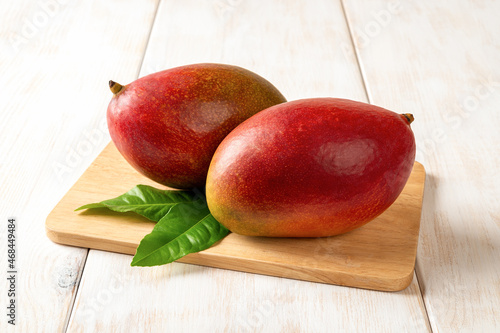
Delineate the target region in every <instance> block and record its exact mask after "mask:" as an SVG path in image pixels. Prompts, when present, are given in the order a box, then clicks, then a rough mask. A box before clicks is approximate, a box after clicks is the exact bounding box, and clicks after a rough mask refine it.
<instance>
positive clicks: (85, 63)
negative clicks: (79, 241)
mask: <svg viewBox="0 0 500 333" xmlns="http://www.w3.org/2000/svg"><path fill="white" fill-rule="evenodd" d="M139 5H140V6H139ZM0 7H1V12H2V24H1V25H0V29H1V30H0V73H1V75H0V100H1V101H2V102H1V103H0V115H1V119H2V121H1V122H0V133H1V137H2V139H1V148H0V156H1V162H0V168H1V171H0V174H1V177H0V188H1V191H0V206H1V209H0V212H1V223H0V253H1V257H2V265H1V268H2V273H3V274H5V272H6V269H7V260H6V259H7V258H6V253H7V247H6V242H5V240H6V237H7V236H6V226H7V223H6V222H7V218H8V217H15V218H16V220H17V230H16V231H17V242H16V248H17V269H18V274H17V281H16V282H17V286H16V291H17V295H16V297H17V318H16V319H17V320H16V326H12V325H9V324H7V317H6V315H5V311H3V314H2V320H0V331H1V332H12V331H14V330H15V331H16V332H62V331H64V329H65V325H66V324H67V321H68V319H69V314H70V312H71V308H72V305H73V301H74V297H75V295H76V289H77V286H78V282H79V278H80V274H81V271H82V267H83V265H84V262H85V258H86V256H87V250H86V249H79V248H73V247H67V246H60V245H57V244H54V243H53V242H51V241H50V240H49V239H48V238H47V237H46V235H45V231H44V220H45V218H46V216H47V214H48V213H49V212H50V210H51V209H52V208H53V207H54V206H55V204H56V203H57V202H58V201H59V199H60V198H61V197H62V196H63V194H64V193H65V192H66V191H67V190H68V189H69V188H70V186H71V185H72V184H73V183H74V181H75V180H76V179H77V178H78V177H79V175H80V174H81V172H83V171H84V170H85V169H86V168H87V166H88V164H90V162H91V161H92V160H93V159H94V157H95V156H96V155H97V154H98V153H99V152H100V151H101V150H102V148H103V147H104V146H105V145H106V144H107V142H108V141H109V136H108V135H107V132H104V131H103V130H102V121H103V120H104V117H105V110H106V105H107V102H108V101H109V99H110V98H111V94H110V92H109V90H108V88H107V81H108V80H109V78H110V77H111V76H113V77H114V76H117V77H118V76H121V77H122V79H124V78H133V77H135V76H136V75H137V73H138V69H139V67H140V64H141V61H142V55H143V52H144V50H145V47H146V43H147V40H148V34H149V31H150V27H151V25H152V22H153V18H154V14H155V10H156V1H126V2H125V1H106V2H100V1H87V2H75V1H15V2H8V1H2V2H1V3H0ZM130 22H134V24H133V25H132V24H130ZM6 290H7V280H6V279H5V275H2V279H1V280H0V303H1V304H2V308H3V309H5V307H4V306H6V304H7V301H8V300H7V291H6Z"/></svg>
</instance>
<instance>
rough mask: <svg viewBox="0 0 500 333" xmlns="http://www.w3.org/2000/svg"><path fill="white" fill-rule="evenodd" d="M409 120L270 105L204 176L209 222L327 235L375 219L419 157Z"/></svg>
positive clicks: (347, 105) (330, 103)
mask: <svg viewBox="0 0 500 333" xmlns="http://www.w3.org/2000/svg"><path fill="white" fill-rule="evenodd" d="M412 120H413V116H411V115H410V114H405V115H401V114H397V113H394V112H392V111H388V110H385V109H383V108H380V107H377V106H374V105H369V104H365V103H360V102H354V101H350V100H345V99H335V98H316V99H304V100H298V101H293V102H288V103H284V104H280V105H276V106H273V107H270V108H268V109H266V110H264V111H262V112H260V113H258V114H257V115H255V116H253V117H251V118H250V119H248V120H246V121H245V122H243V123H242V124H241V125H239V126H238V127H236V128H235V129H234V130H233V131H232V132H231V133H230V134H229V135H228V136H227V137H226V138H225V139H224V140H223V141H222V143H221V144H220V145H219V147H218V148H217V151H216V152H215V154H214V157H213V159H212V162H211V164H210V168H209V171H208V176H207V184H206V194H207V201H208V206H209V208H210V211H211V213H212V215H213V216H214V217H215V218H216V219H217V220H218V221H219V222H220V223H222V224H223V225H224V226H225V227H227V228H228V229H229V230H231V231H232V232H235V233H238V234H242V235H251V236H272V237H321V236H333V235H337V234H341V233H344V232H347V231H350V230H353V229H355V228H357V227H360V226H362V225H363V224H365V223H367V222H369V221H370V220H372V219H374V218H375V217H376V216H378V215H379V214H381V213H382V212H383V211H384V210H386V209H387V208H388V207H389V206H390V205H391V204H392V203H393V202H394V201H395V200H396V198H397V197H398V195H399V194H400V193H401V191H402V190H403V187H404V185H405V183H406V181H407V180H408V177H409V175H410V172H411V170H412V167H413V163H414V160H415V139H414V136H413V132H412V131H411V129H410V126H409V124H410V123H411V121H412Z"/></svg>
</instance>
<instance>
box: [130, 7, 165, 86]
mask: <svg viewBox="0 0 500 333" xmlns="http://www.w3.org/2000/svg"><path fill="white" fill-rule="evenodd" d="M161 2H162V0H158V2H157V4H156V9H155V14H154V17H153V22H152V23H151V28H150V29H149V34H148V41H147V42H146V47H145V48H144V53H143V54H142V59H141V64H140V65H139V71H138V72H137V74H136V78H139V75H141V72H142V67H143V66H144V60H145V59H146V54H147V53H148V48H149V42H150V41H151V35H152V34H153V28H154V26H155V23H156V18H157V17H158V9H159V8H160V4H161Z"/></svg>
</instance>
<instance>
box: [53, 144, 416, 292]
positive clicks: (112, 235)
mask: <svg viewBox="0 0 500 333" xmlns="http://www.w3.org/2000/svg"><path fill="white" fill-rule="evenodd" d="M424 180H425V171H424V169H423V167H422V165H421V164H419V163H418V162H417V163H415V166H414V169H413V172H412V175H411V176H410V179H409V180H408V183H407V185H406V186H405V188H404V190H403V192H402V193H401V195H400V196H399V198H398V199H397V200H396V202H395V203H394V204H393V205H392V206H391V207H390V208H389V209H388V210H387V211H385V212H384V213H383V214H382V215H380V216H379V217H377V218H376V219H375V220H374V221H371V222H370V223H369V224H367V225H365V226H364V227H363V228H361V229H358V230H356V231H353V232H350V233H347V234H344V235H339V236H337V237H331V238H306V239H294V238H281V239H276V238H265V237H244V236H240V235H237V234H230V235H228V236H227V237H226V238H224V239H223V240H222V241H221V242H219V243H218V244H217V245H215V246H213V247H211V248H209V249H207V250H205V251H202V252H198V253H193V254H190V255H188V256H186V257H184V258H181V259H180V260H179V261H180V262H186V263H193V264H199V265H205V266H213V267H219V268H226V269H233V270H239V271H244V272H252V273H260V274H265V275H272V276H279V277H288V278H293V279H299V280H306V281H314V282H324V283H331V284H340V285H345V286H353V287H360V288H367V289H374V290H386V291H395V290H402V289H404V288H406V287H407V286H408V285H409V284H410V282H411V280H412V279H413V269H414V265H415V257H416V253H417V243H418V232H419V225H420V215H421V208H422V194H423V190H424ZM136 184H147V185H152V186H155V187H160V186H159V185H158V184H154V182H152V181H150V180H148V179H147V178H146V177H144V176H142V175H140V174H139V173H138V172H137V171H135V170H134V169H133V168H132V167H131V166H130V165H129V164H128V163H127V161H125V159H124V158H123V157H122V156H121V155H120V153H119V152H118V150H117V149H116V147H115V146H114V145H113V144H112V143H111V144H110V145H108V146H107V147H106V149H104V151H103V152H102V153H101V154H100V155H99V156H98V157H97V159H96V160H95V161H94V163H92V165H91V166H90V167H89V168H88V169H87V171H85V173H84V174H83V175H82V177H81V178H80V179H79V180H78V181H77V182H76V184H75V185H74V186H73V187H72V188H71V189H70V190H69V192H68V193H67V194H66V195H65V196H64V198H63V199H62V200H61V201H60V202H59V203H58V204H57V206H56V207H55V208H54V210H53V211H52V212H51V213H50V214H49V216H48V217H47V222H46V230H47V235H48V236H49V238H50V239H52V240H53V241H55V242H57V243H61V244H67V245H75V246H81V247H85V248H92V249H101V250H106V251H113V252H120V253H126V254H135V250H136V248H137V246H138V245H139V242H140V241H141V239H142V238H143V237H144V236H145V235H146V234H148V233H150V232H151V230H152V229H153V226H154V224H153V223H152V222H150V221H148V220H147V219H145V218H142V217H140V216H137V215H135V214H127V215H125V216H123V214H116V213H114V212H110V211H108V210H106V209H98V210H95V209H94V210H87V211H84V212H82V213H79V214H77V213H76V212H75V211H74V210H75V208H77V207H80V206H82V205H84V204H86V203H90V202H98V201H101V200H106V199H110V198H114V197H117V196H119V195H121V194H123V193H125V192H126V191H128V190H129V189H131V188H132V187H134V186H135V185H136ZM162 188H164V187H162Z"/></svg>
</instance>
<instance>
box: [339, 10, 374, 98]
mask: <svg viewBox="0 0 500 333" xmlns="http://www.w3.org/2000/svg"><path fill="white" fill-rule="evenodd" d="M340 5H341V7H342V13H343V14H344V19H345V22H346V25H347V30H348V31H349V38H350V39H351V45H352V49H353V50H354V54H355V56H356V64H357V65H358V70H359V73H360V75H361V82H362V83H363V90H364V91H365V96H366V99H367V101H368V103H371V101H372V99H371V97H370V93H369V91H368V86H367V83H366V77H365V73H364V71H363V66H361V57H360V55H359V52H358V48H357V47H356V43H355V41H354V35H353V32H352V29H351V24H350V22H349V18H348V17H347V11H346V9H345V6H344V0H340Z"/></svg>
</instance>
